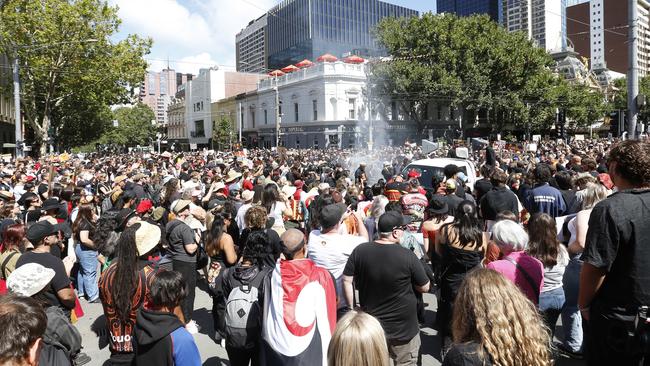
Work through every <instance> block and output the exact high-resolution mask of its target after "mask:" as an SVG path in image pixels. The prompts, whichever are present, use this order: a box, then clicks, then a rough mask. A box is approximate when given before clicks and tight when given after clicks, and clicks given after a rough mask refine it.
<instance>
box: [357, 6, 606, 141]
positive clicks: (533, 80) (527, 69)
mask: <svg viewBox="0 0 650 366" xmlns="http://www.w3.org/2000/svg"><path fill="white" fill-rule="evenodd" d="M376 33H377V38H378V40H379V42H380V44H381V45H383V46H384V47H386V49H387V50H388V52H389V53H390V54H391V56H393V59H392V60H391V61H386V62H374V63H371V66H370V73H369V78H370V83H371V88H372V91H371V93H372V97H373V103H380V104H381V101H379V102H378V101H375V100H374V99H383V100H384V101H385V100H386V99H390V100H393V101H397V102H398V103H399V104H400V106H401V108H402V110H405V111H406V112H407V113H408V115H409V116H410V117H411V118H413V119H414V120H415V121H416V122H417V123H418V127H419V130H420V131H421V130H422V129H423V128H424V127H423V124H424V121H423V116H424V115H425V114H424V113H423V109H424V108H425V107H426V105H427V103H429V102H430V101H434V102H441V103H446V104H449V105H450V106H452V107H460V108H464V109H465V110H468V111H473V112H478V111H486V112H487V116H488V119H489V121H490V124H491V125H492V127H493V129H495V130H497V129H500V128H502V127H503V126H504V125H505V124H514V125H516V126H519V127H533V128H535V127H548V126H550V125H552V124H553V123H554V121H555V114H556V112H555V111H556V108H558V107H562V106H565V107H571V106H572V105H571V104H570V103H571V102H572V101H584V100H585V99H588V100H589V101H591V99H592V98H588V97H593V99H594V100H595V99H597V98H596V96H601V97H602V94H600V93H599V92H597V91H594V92H593V93H591V92H589V91H588V89H587V88H586V87H585V86H581V85H579V86H575V87H570V86H569V85H568V84H567V83H566V81H564V80H562V79H561V78H560V77H559V76H557V75H555V74H554V73H553V71H552V70H553V66H554V63H553V60H552V59H551V57H550V56H549V55H548V54H547V53H546V51H545V50H544V49H541V48H539V47H535V46H534V45H533V44H532V42H530V41H529V40H528V39H527V38H526V35H525V34H523V33H521V32H514V33H510V32H507V31H506V30H505V29H504V28H503V27H501V26H499V25H498V24H497V23H495V22H493V21H491V20H490V19H489V17H487V16H471V17H457V16H455V15H450V14H445V15H434V14H431V13H428V14H424V15H423V16H422V17H421V18H385V19H383V20H382V21H381V22H380V23H379V24H378V26H377V30H376ZM578 89H579V90H580V92H579V93H578V94H577V95H576V96H574V95H573V94H567V93H570V92H574V91H575V92H577V90H578ZM589 93H591V94H589ZM578 95H579V96H581V98H582V99H581V98H578ZM597 110H598V111H600V109H597ZM575 114H576V116H577V117H579V118H578V119H577V120H576V121H578V120H579V121H580V123H583V122H585V121H586V120H587V119H588V118H591V117H592V114H590V113H586V114H585V113H582V111H580V113H578V111H577V110H576V113H575ZM596 119H597V118H596Z"/></svg>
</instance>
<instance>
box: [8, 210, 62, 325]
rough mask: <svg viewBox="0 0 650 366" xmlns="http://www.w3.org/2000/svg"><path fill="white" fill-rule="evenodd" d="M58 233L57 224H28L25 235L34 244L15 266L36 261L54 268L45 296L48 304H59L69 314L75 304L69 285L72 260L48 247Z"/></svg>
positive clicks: (56, 237)
mask: <svg viewBox="0 0 650 366" xmlns="http://www.w3.org/2000/svg"><path fill="white" fill-rule="evenodd" d="M58 235H59V228H58V225H52V224H50V223H49V222H48V221H39V222H37V223H35V224H33V225H32V226H30V227H29V229H28V230H27V233H26V237H27V239H28V240H29V241H30V242H31V243H32V245H34V249H33V250H32V251H29V252H25V253H24V254H23V255H21V256H20V258H19V259H18V262H16V268H19V267H20V266H22V265H24V264H27V263H38V264H40V265H42V266H43V267H46V268H50V269H52V270H54V278H53V279H52V282H51V283H50V286H49V288H48V289H47V290H46V291H45V296H46V297H47V300H48V302H49V303H50V305H52V306H59V307H60V308H62V309H63V310H64V311H65V312H66V313H67V315H70V310H71V309H73V308H74V304H75V295H74V291H73V290H72V288H71V287H70V270H71V269H72V266H73V265H74V261H73V260H71V259H70V257H66V258H65V259H64V260H61V259H59V258H58V257H55V256H53V255H52V254H50V247H51V246H53V245H56V244H57V242H58V240H59V238H58Z"/></svg>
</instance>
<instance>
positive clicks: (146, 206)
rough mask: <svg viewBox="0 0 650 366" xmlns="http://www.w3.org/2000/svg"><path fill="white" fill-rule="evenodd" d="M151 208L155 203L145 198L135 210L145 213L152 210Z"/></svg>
mask: <svg viewBox="0 0 650 366" xmlns="http://www.w3.org/2000/svg"><path fill="white" fill-rule="evenodd" d="M151 208H153V203H152V202H151V200H148V199H144V200H142V201H140V203H139V204H138V207H136V209H135V211H136V212H137V213H139V214H143V213H146V212H148V211H149V210H151Z"/></svg>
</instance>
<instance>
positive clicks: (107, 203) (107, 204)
mask: <svg viewBox="0 0 650 366" xmlns="http://www.w3.org/2000/svg"><path fill="white" fill-rule="evenodd" d="M112 208H113V201H111V195H110V194H109V195H106V197H105V198H104V199H103V200H102V213H105V212H107V211H108V210H110V209H112Z"/></svg>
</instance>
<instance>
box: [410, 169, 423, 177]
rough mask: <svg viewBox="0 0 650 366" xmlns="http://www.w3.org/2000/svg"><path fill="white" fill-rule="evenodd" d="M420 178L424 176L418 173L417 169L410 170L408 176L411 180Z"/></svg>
mask: <svg viewBox="0 0 650 366" xmlns="http://www.w3.org/2000/svg"><path fill="white" fill-rule="evenodd" d="M420 176H422V174H420V172H418V171H417V170H415V169H411V170H409V174H408V177H409V178H420Z"/></svg>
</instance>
